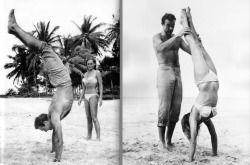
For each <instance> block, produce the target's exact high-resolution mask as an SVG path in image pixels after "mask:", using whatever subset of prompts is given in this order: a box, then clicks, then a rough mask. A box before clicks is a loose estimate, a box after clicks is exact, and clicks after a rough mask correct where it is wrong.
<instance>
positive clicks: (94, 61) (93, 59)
mask: <svg viewBox="0 0 250 165" xmlns="http://www.w3.org/2000/svg"><path fill="white" fill-rule="evenodd" d="M90 60H92V61H93V63H94V64H95V67H94V69H97V66H96V60H95V58H88V59H87V60H86V65H87V63H88V61H90Z"/></svg>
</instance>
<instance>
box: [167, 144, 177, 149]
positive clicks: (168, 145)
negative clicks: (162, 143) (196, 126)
mask: <svg viewBox="0 0 250 165" xmlns="http://www.w3.org/2000/svg"><path fill="white" fill-rule="evenodd" d="M174 147H175V145H174V144H173V143H167V148H171V149H172V148H174Z"/></svg>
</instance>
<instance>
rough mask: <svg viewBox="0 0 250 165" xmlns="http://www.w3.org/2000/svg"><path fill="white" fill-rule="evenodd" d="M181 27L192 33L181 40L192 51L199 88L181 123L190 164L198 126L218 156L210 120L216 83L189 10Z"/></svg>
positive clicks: (215, 73)
mask: <svg viewBox="0 0 250 165" xmlns="http://www.w3.org/2000/svg"><path fill="white" fill-rule="evenodd" d="M181 24H182V25H183V26H184V27H190V28H191V31H192V34H187V35H185V36H184V38H185V40H186V41H187V43H188V44H189V47H190V49H191V54H192V61H193V65H194V79H195V83H196V85H197V87H198V89H199V95H198V97H197V98H196V100H195V103H194V105H193V107H192V109H191V112H190V113H188V114H186V115H184V116H183V118H182V121H181V124H182V130H183V132H184V134H185V135H186V136H187V138H188V140H189V141H190V148H189V161H190V162H192V161H193V160H194V153H195V149H196V144H197V135H198V130H199V126H200V124H201V123H205V125H206V126H207V128H208V131H209V133H210V135H211V142H212V151H213V156H216V155H217V135H216V131H215V128H214V125H213V122H212V120H211V118H212V117H214V116H215V115H216V114H217V110H216V105H217V101H218V93H217V92H218V89H219V81H218V77H217V71H216V69H215V66H214V64H213V62H212V60H211V58H210V56H209V55H208V53H207V52H206V51H205V49H204V47H203V45H202V43H201V40H200V39H199V37H198V35H197V34H196V31H195V29H194V25H193V22H192V18H191V14H190V9H189V8H188V9H187V11H186V10H185V9H183V10H182V13H181Z"/></svg>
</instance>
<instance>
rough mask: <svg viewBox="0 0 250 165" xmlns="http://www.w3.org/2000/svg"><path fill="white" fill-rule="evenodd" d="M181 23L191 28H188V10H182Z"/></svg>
mask: <svg viewBox="0 0 250 165" xmlns="http://www.w3.org/2000/svg"><path fill="white" fill-rule="evenodd" d="M180 23H181V24H182V25H183V26H184V27H189V26H188V20H187V13H186V9H182V10H181V20H180Z"/></svg>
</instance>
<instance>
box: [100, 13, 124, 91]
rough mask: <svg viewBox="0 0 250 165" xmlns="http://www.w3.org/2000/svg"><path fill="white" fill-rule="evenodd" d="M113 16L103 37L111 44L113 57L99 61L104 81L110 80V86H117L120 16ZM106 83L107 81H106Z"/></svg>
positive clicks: (118, 75)
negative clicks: (112, 22)
mask: <svg viewBox="0 0 250 165" xmlns="http://www.w3.org/2000/svg"><path fill="white" fill-rule="evenodd" d="M112 16H113V20H114V24H110V25H109V27H108V28H107V29H106V31H107V32H108V33H107V35H106V37H105V39H106V40H107V42H108V44H109V45H112V44H113V45H112V47H113V48H112V52H111V53H112V55H113V57H105V58H104V59H103V60H102V62H101V68H102V70H103V73H102V74H103V77H104V78H103V81H104V83H106V82H105V81H107V82H110V87H111V88H113V87H114V85H118V86H119V83H120V82H119V79H120V78H119V77H120V18H119V16H118V17H116V16H115V15H112ZM107 85H108V83H107Z"/></svg>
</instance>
